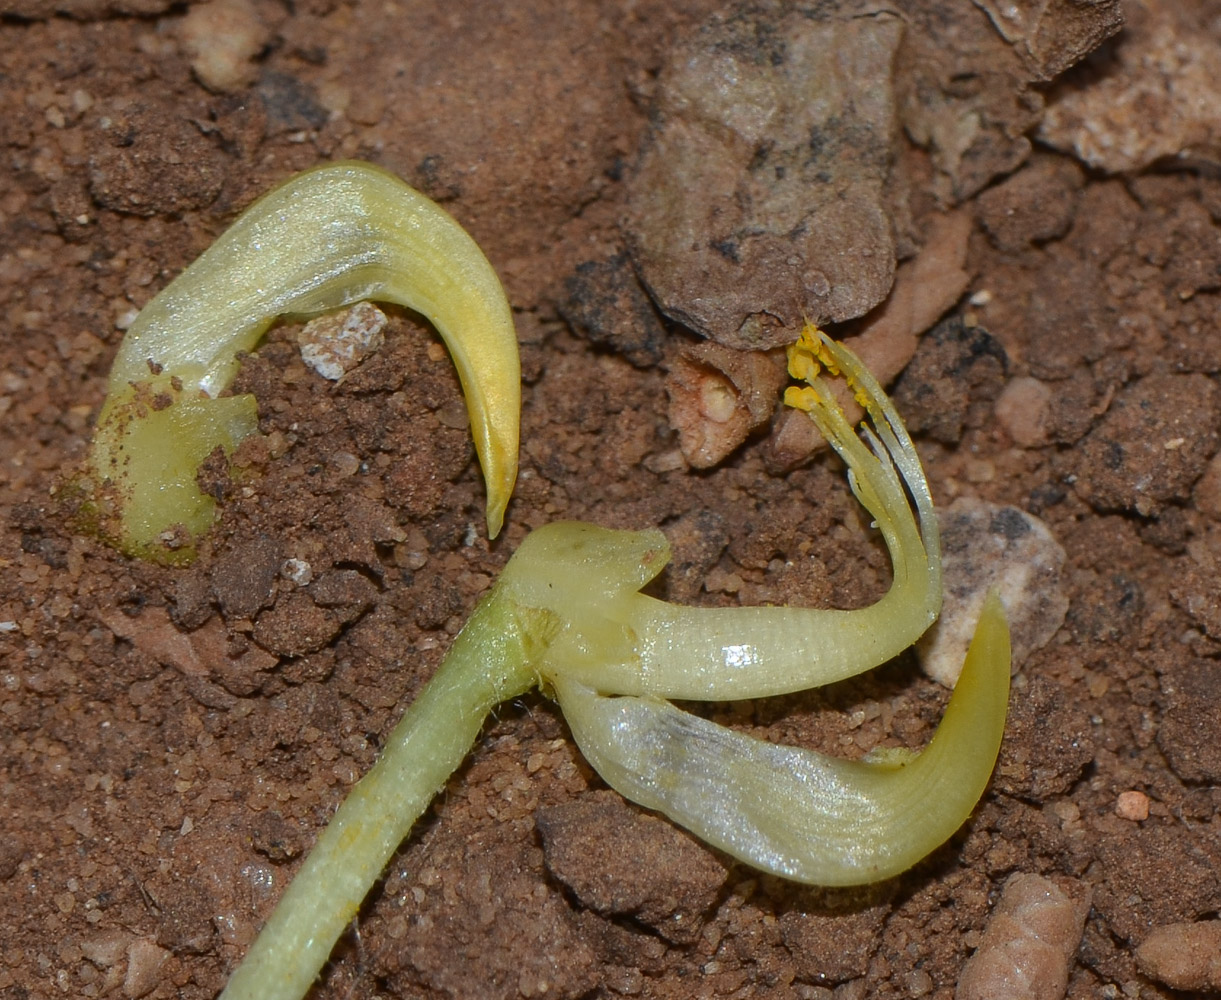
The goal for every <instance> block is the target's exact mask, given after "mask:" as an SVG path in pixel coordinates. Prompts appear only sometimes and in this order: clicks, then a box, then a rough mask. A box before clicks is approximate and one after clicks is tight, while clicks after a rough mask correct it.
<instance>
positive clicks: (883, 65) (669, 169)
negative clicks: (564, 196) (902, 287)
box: [627, 3, 903, 349]
mask: <svg viewBox="0 0 1221 1000" xmlns="http://www.w3.org/2000/svg"><path fill="white" fill-rule="evenodd" d="M902 34H903V25H902V21H901V20H900V19H899V18H898V17H897V16H895V15H894V14H892V13H890V12H889V11H888V10H885V9H883V5H880V4H866V3H854V4H843V5H841V8H840V9H839V10H838V11H836V12H834V13H826V12H825V11H824V10H820V11H819V12H817V13H806V12H801V11H793V12H788V13H785V12H784V10H783V8H780V7H768V8H763V9H761V8H749V9H741V10H738V11H737V12H735V13H733V14H730V15H727V16H721V17H717V18H714V19H713V20H711V21H709V22H708V23H707V24H705V25H704V27H703V28H702V29H701V30H700V31H699V32H697V33H696V34H695V35H694V36H693V37H692V38H690V39H689V40H688V41H687V42H686V44H684V45H681V46H680V47H679V48H678V49H677V50H676V51H675V52H674V54H673V55H672V56H671V58H670V60H669V63H668V64H667V66H666V68H665V70H664V72H663V74H662V78H661V81H660V85H659V89H658V100H657V109H656V114H655V123H654V127H653V129H652V131H651V133H650V134H649V136H648V137H647V139H646V141H645V145H644V150H643V154H642V156H641V161H640V165H639V169H638V170H637V172H636V175H635V177H634V178H633V179H632V181H631V194H630V206H629V211H628V216H627V231H628V235H629V240H630V246H631V250H632V255H633V259H634V260H635V262H636V266H637V269H638V270H639V272H640V274H641V277H642V278H643V280H644V282H645V284H646V285H647V286H648V287H649V289H650V290H651V292H652V293H653V296H654V298H655V299H656V300H657V302H658V303H659V304H660V306H661V308H662V310H663V311H664V312H665V313H666V314H667V315H668V316H670V317H671V318H672V319H674V320H677V321H678V322H680V323H683V324H685V325H686V326H689V327H690V328H691V329H693V330H696V331H697V332H699V333H701V334H703V335H704V336H707V337H711V338H712V339H714V340H716V341H718V342H719V343H722V344H725V345H727V346H730V347H736V348H743V349H746V348H766V347H775V346H777V345H779V344H782V343H785V342H787V341H790V340H792V339H793V331H794V330H795V329H796V328H797V327H798V326H799V325H800V323H801V321H802V320H803V318H809V319H811V320H814V321H816V322H819V323H823V322H837V321H841V320H846V319H852V318H854V317H857V316H861V315H863V314H864V313H866V312H868V311H869V310H870V309H871V308H873V307H874V306H875V305H877V304H878V303H879V302H880V301H881V300H882V299H883V298H884V297H885V296H886V293H887V292H888V291H889V289H890V285H891V281H892V279H893V277H894V267H895V236H894V231H893V230H894V227H893V225H892V219H891V216H892V214H893V213H894V206H895V204H896V201H899V200H901V199H902V197H903V184H902V182H901V180H900V179H899V178H898V177H897V176H896V174H895V171H894V168H893V158H894V154H893V149H892V144H893V142H894V139H895V136H896V130H897V120H896V116H895V107H894V101H893V97H892V88H891V66H892V62H893V59H894V56H895V52H896V49H897V47H898V45H899V41H900V39H901V37H902Z"/></svg>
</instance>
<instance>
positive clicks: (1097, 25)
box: [974, 0, 1123, 80]
mask: <svg viewBox="0 0 1221 1000" xmlns="http://www.w3.org/2000/svg"><path fill="white" fill-rule="evenodd" d="M974 3H975V5H976V6H977V7H979V8H981V9H982V10H984V11H987V14H988V17H989V18H991V20H992V24H993V26H994V27H995V28H996V30H997V32H998V33H999V34H1000V35H1001V37H1002V38H1004V39H1005V41H1007V42H1009V43H1010V44H1011V45H1012V46H1013V47H1014V49H1015V50H1016V51H1017V53H1018V55H1019V57H1020V58H1021V59H1022V61H1023V62H1024V63H1025V64H1026V65H1027V66H1028V67H1029V68H1030V70H1031V71H1032V72H1033V73H1035V74H1036V78H1037V79H1041V80H1050V79H1051V78H1052V77H1054V76H1057V75H1059V74H1060V73H1062V72H1063V71H1064V70H1066V69H1068V68H1069V67H1070V66H1072V65H1073V64H1074V63H1076V62H1077V61H1078V60H1080V59H1081V58H1083V57H1084V56H1086V55H1088V54H1089V53H1090V52H1093V51H1094V49H1096V48H1097V47H1098V46H1099V45H1100V44H1102V42H1104V41H1105V40H1106V39H1108V38H1110V37H1111V35H1113V34H1115V32H1117V31H1118V30H1119V29H1120V28H1121V27H1123V9H1122V7H1121V6H1120V3H1119V0H1086V2H1084V3H1083V2H1082V0H1019V2H1016V3H1015V2H1014V0H974Z"/></svg>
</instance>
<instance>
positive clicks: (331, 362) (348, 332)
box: [297, 302, 386, 382]
mask: <svg viewBox="0 0 1221 1000" xmlns="http://www.w3.org/2000/svg"><path fill="white" fill-rule="evenodd" d="M385 328H386V314H385V313H383V312H382V311H381V310H380V309H378V308H377V306H375V305H373V304H372V303H370V302H357V303H356V305H354V306H352V308H351V309H347V310H344V311H343V312H337V313H331V314H329V315H327V316H319V317H318V318H317V319H312V320H310V321H309V322H308V323H306V324H305V326H304V327H303V328H302V330H301V332H300V333H299V334H297V343H299V344H300V345H301V360H302V361H304V362H305V363H306V364H307V365H308V366H309V367H310V368H312V369H313V370H314V371H316V372H317V373H318V374H319V375H321V376H322V377H323V378H325V379H330V380H331V381H332V382H337V381H338V380H339V379H341V378H343V376H344V375H346V374H347V373H348V372H350V371H351V370H352V369H353V368H355V367H356V366H357V365H358V364H360V363H361V362H362V361H364V359H365V358H367V357H368V356H369V355H370V354H372V353H373V352H374V351H376V350H377V349H378V348H379V347H381V346H382V343H383V342H384V341H385V336H384V335H383V333H382V331H383V330H384V329H385Z"/></svg>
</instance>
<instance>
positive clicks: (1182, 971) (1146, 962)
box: [1136, 920, 1221, 991]
mask: <svg viewBox="0 0 1221 1000" xmlns="http://www.w3.org/2000/svg"><path fill="white" fill-rule="evenodd" d="M1136 961H1137V964H1139V965H1140V968H1141V971H1142V972H1144V973H1145V975H1147V976H1149V977H1150V978H1151V979H1156V980H1157V981H1158V982H1160V983H1165V984H1166V985H1167V986H1169V987H1170V988H1171V989H1175V990H1208V991H1217V990H1221V920H1200V921H1197V922H1196V923H1181V924H1166V925H1165V926H1162V927H1157V928H1154V930H1153V933H1152V934H1150V935H1149V936H1148V937H1147V938H1145V940H1144V941H1143V942H1142V943H1141V945H1140V947H1139V948H1137V949H1136Z"/></svg>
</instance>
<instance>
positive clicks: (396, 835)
mask: <svg viewBox="0 0 1221 1000" xmlns="http://www.w3.org/2000/svg"><path fill="white" fill-rule="evenodd" d="M552 632H553V627H552V624H551V618H550V616H549V615H547V614H546V613H545V612H543V613H539V612H532V611H529V610H523V609H521V608H519V607H518V606H517V604H516V603H515V602H514V601H513V600H511V599H510V598H508V597H507V596H505V594H504V592H503V590H502V589H500V588H496V589H494V590H493V591H492V592H491V593H490V594H489V595H488V596H487V597H485V598H484V600H483V601H482V602H480V604H479V605H478V606H477V607H476V608H475V611H474V613H473V614H472V615H471V618H470V620H469V621H468V622H467V623H466V626H465V627H464V628H463V629H462V631H461V632H460V633H459V634H458V637H457V638H456V639H455V640H454V645H453V648H452V649H451V650H450V653H449V655H448V656H447V657H446V658H445V660H444V662H443V663H442V664H441V666H440V668H439V669H438V671H437V674H436V676H435V677H434V678H433V679H432V681H430V682H429V684H428V686H427V687H426V688H425V689H424V691H423V692H422V693H421V694H420V696H419V697H418V698H416V700H415V701H414V702H413V703H412V705H411V707H410V708H409V709H408V710H407V714H406V715H404V716H403V719H402V721H401V722H400V723H399V724H398V725H397V726H396V727H395V729H394V731H393V732H392V733H391V734H390V738H389V740H388V741H387V743H386V748H385V750H384V751H383V753H382V756H381V758H380V759H379V760H378V762H377V764H376V765H374V767H373V769H372V770H371V771H370V772H369V773H368V774H367V775H366V776H365V777H364V778H362V779H361V780H360V781H359V782H358V783H357V784H356V785H355V786H354V787H353V788H352V790H351V792H349V793H348V797H347V799H346V800H345V801H344V803H343V805H341V806H340V807H339V811H338V812H336V813H335V815H334V817H333V818H332V819H331V822H330V823H329V824H328V825H327V827H326V829H325V830H324V831H323V832H322V834H321V836H320V837H319V838H318V842H317V843H316V844H315V846H314V849H313V850H312V851H311V852H310V855H309V857H308V858H307V859H306V861H305V864H303V865H302V866H301V869H300V871H298V872H297V874H296V877H295V878H294V879H293V880H292V883H291V884H290V885H289V887H288V889H287V890H285V892H284V895H283V896H281V897H280V901H279V903H278V904H277V905H276V908H275V911H274V912H273V913H272V915H271V918H270V919H269V920H268V921H267V923H266V924H265V925H264V927H263V930H262V931H261V932H260V934H259V936H258V939H257V940H256V941H255V943H254V945H253V946H252V947H251V949H250V951H249V952H248V953H247V955H246V957H245V959H244V960H243V961H242V964H241V965H240V966H239V967H238V969H237V971H236V972H235V973H234V974H233V977H232V978H231V979H230V980H229V985H228V986H227V987H226V988H225V991H224V993H222V994H221V998H222V1000H299V998H300V997H302V996H304V995H305V993H306V991H307V990H308V989H309V988H310V986H311V985H312V984H313V982H314V980H315V979H316V978H317V976H318V973H319V971H320V970H321V969H322V966H323V964H324V963H325V962H326V960H327V958H328V957H329V956H330V954H331V949H332V948H333V947H334V946H335V942H336V941H337V940H338V939H339V935H340V934H342V933H343V930H344V928H345V927H347V925H348V924H349V922H350V921H351V920H352V918H353V917H354V916H355V915H356V911H357V910H358V909H359V908H360V904H361V902H362V900H364V898H365V896H366V894H367V893H368V892H369V889H370V888H371V887H372V886H373V883H374V882H375V881H376V880H377V878H378V876H379V875H380V874H381V873H382V870H383V869H384V868H385V866H386V863H387V862H388V861H389V860H390V856H391V855H392V854H393V853H394V851H395V849H396V848H397V847H398V846H399V844H401V843H402V842H403V840H404V839H406V837H407V834H408V833H409V832H410V830H411V827H412V826H413V825H414V824H415V821H416V820H417V819H418V818H419V817H420V815H421V814H422V813H423V812H424V810H425V809H426V808H427V807H428V804H429V803H430V802H431V801H432V799H433V797H434V796H435V795H436V794H437V791H438V790H439V789H440V788H441V787H442V786H443V785H444V784H445V782H446V780H447V779H448V778H449V776H450V775H451V774H453V772H454V771H455V770H456V769H457V768H458V765H459V764H461V763H462V761H463V760H464V759H465V757H466V755H467V754H468V753H470V750H471V746H472V745H473V744H474V742H475V739H476V737H477V736H478V735H479V730H480V727H481V726H482V725H483V721H484V719H485V718H486V717H487V714H488V712H490V711H491V710H492V708H493V707H494V706H495V705H497V704H499V703H500V702H502V701H504V700H505V699H507V698H514V697H516V696H518V695H520V694H522V693H523V692H525V691H527V690H529V689H530V688H531V687H533V686H534V685H535V684H537V683H538V676H537V674H536V673H535V672H534V670H533V668H532V666H531V662H532V660H533V659H534V658H535V656H536V654H537V650H538V649H539V648H540V647H541V645H542V644H545V642H546V641H547V638H548V637H549V635H550V634H551V633H552Z"/></svg>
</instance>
